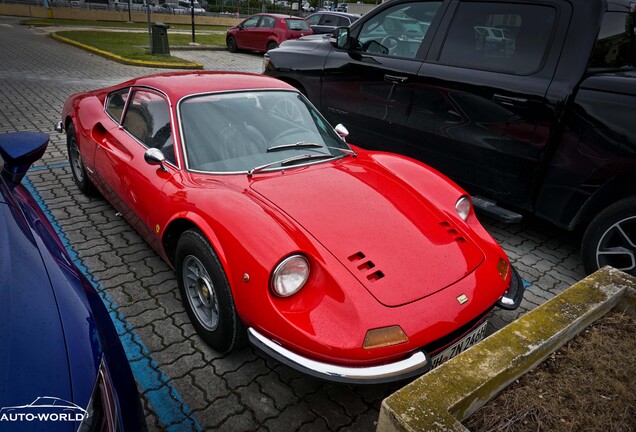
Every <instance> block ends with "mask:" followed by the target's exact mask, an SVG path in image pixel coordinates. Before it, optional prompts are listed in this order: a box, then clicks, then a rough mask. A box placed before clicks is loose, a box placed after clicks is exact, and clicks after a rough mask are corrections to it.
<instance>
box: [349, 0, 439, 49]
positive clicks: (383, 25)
mask: <svg viewBox="0 0 636 432" xmlns="http://www.w3.org/2000/svg"><path fill="white" fill-rule="evenodd" d="M440 4H441V2H439V1H431V2H417V3H402V4H399V5H396V6H394V7H392V8H389V9H386V10H385V11H384V12H382V13H381V14H379V15H376V16H374V17H373V18H371V19H370V20H368V21H367V22H365V23H364V25H363V26H362V28H361V29H360V33H359V34H358V47H357V48H358V49H359V50H360V51H364V52H368V53H373V54H381V55H387V56H396V57H407V58H415V56H416V55H417V52H418V50H419V48H420V45H421V44H422V41H423V40H424V36H426V32H427V31H428V28H429V26H430V24H431V22H432V21H433V18H435V15H436V14H437V10H438V9H439V6H440Z"/></svg>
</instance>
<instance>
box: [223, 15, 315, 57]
mask: <svg viewBox="0 0 636 432" xmlns="http://www.w3.org/2000/svg"><path fill="white" fill-rule="evenodd" d="M313 33H314V32H313V30H312V29H311V27H310V26H309V23H308V22H307V21H305V20H304V19H302V18H298V17H294V16H289V15H281V14H257V15H253V16H251V17H249V18H247V19H246V20H245V21H243V22H242V23H240V24H238V25H236V26H234V27H231V28H229V29H228V30H227V33H226V36H225V42H226V44H227V49H228V50H229V51H230V52H236V51H238V50H248V51H261V52H267V51H269V50H271V49H274V48H276V47H277V46H278V45H280V44H281V43H283V42H284V41H286V40H288V39H298V38H299V37H303V36H307V35H310V34H313Z"/></svg>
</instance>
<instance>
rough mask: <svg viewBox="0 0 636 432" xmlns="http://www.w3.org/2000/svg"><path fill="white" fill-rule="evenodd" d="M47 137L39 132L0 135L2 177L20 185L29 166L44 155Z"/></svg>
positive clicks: (47, 142)
mask: <svg viewBox="0 0 636 432" xmlns="http://www.w3.org/2000/svg"><path fill="white" fill-rule="evenodd" d="M48 145H49V135H48V134H45V133H40V132H13V133H7V134H3V135H0V157H2V160H3V161H4V166H3V168H2V175H3V176H4V177H6V178H7V179H8V180H9V181H11V182H13V183H16V184H17V183H20V181H22V178H23V177H24V175H25V174H26V173H27V171H28V170H29V168H30V167H31V165H33V163H34V162H35V161H37V160H39V159H41V158H42V156H43V155H44V151H45V150H46V147H47V146H48Z"/></svg>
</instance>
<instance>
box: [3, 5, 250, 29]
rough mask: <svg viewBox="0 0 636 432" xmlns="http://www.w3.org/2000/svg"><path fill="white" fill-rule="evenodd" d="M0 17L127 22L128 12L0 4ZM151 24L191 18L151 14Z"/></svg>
mask: <svg viewBox="0 0 636 432" xmlns="http://www.w3.org/2000/svg"><path fill="white" fill-rule="evenodd" d="M0 15H9V16H18V17H29V18H55V19H74V20H87V21H119V22H128V11H110V10H101V9H85V8H68V7H51V8H45V7H42V6H35V5H28V4H11V3H0ZM130 17H131V19H132V21H134V22H140V23H145V22H147V21H148V16H147V15H146V13H145V12H135V11H132V12H131V13H130ZM150 19H151V20H152V21H153V22H162V23H166V24H190V23H191V22H192V18H191V16H190V15H171V14H164V13H155V12H153V13H152V14H151V16H150ZM241 21H242V20H240V19H237V18H231V17H229V16H227V17H224V16H207V15H196V16H195V17H194V22H195V24H199V25H218V26H223V27H231V26H233V25H236V24H238V23H240V22H241Z"/></svg>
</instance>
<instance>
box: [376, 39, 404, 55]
mask: <svg viewBox="0 0 636 432" xmlns="http://www.w3.org/2000/svg"><path fill="white" fill-rule="evenodd" d="M380 43H381V44H382V45H384V46H385V47H386V48H387V49H388V50H389V53H393V51H395V49H396V48H397V47H398V45H399V44H400V39H398V38H397V37H396V36H393V35H388V36H384V37H383V38H382V41H381V42H380Z"/></svg>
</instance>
